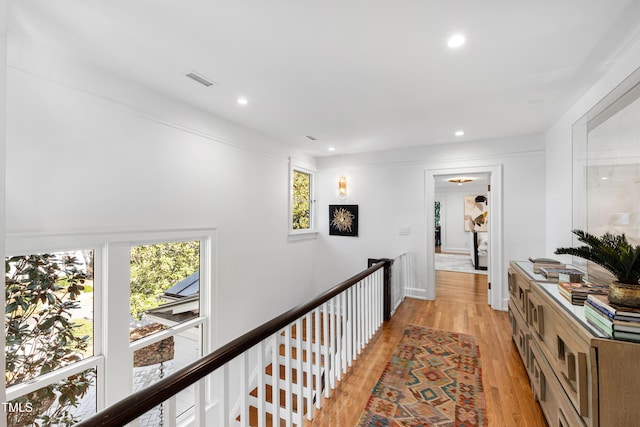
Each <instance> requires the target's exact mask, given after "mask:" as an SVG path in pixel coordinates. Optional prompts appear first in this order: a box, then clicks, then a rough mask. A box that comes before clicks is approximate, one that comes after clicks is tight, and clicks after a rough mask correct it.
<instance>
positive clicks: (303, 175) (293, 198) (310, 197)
mask: <svg viewBox="0 0 640 427" xmlns="http://www.w3.org/2000/svg"><path fill="white" fill-rule="evenodd" d="M290 169H291V172H290V175H291V184H290V206H291V209H290V213H289V214H290V224H291V226H290V232H291V233H304V232H310V231H315V209H314V205H315V172H314V171H313V170H312V169H310V168H306V167H302V166H300V165H299V164H296V163H295V162H293V161H292V162H291V168H290Z"/></svg>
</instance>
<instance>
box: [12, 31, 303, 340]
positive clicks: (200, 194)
mask: <svg viewBox="0 0 640 427" xmlns="http://www.w3.org/2000/svg"><path fill="white" fill-rule="evenodd" d="M9 49H10V52H9V57H10V61H11V63H10V68H9V70H8V95H7V107H8V113H7V128H8V136H7V180H6V188H7V195H6V199H7V200H6V227H7V232H8V233H66V232H80V231H81V232H91V231H108V230H130V229H133V230H135V229H143V230H150V229H175V228H185V227H188V228H217V229H218V233H217V236H218V241H217V251H216V253H217V254H218V259H217V265H218V270H217V272H216V273H217V277H216V279H217V286H218V293H217V295H218V299H219V302H218V311H217V312H216V313H215V314H216V317H217V318H218V319H219V320H220V323H221V328H219V330H220V335H219V336H218V339H217V342H218V344H221V343H223V342H226V341H228V340H229V339H231V338H234V337H236V336H238V335H239V334H241V333H243V332H246V331H247V330H249V329H251V328H253V327H255V326H257V325H259V324H261V323H263V322H264V321H266V320H267V319H270V318H272V317H274V316H275V315H278V314H280V313H282V312H284V311H286V310H288V309H290V308H291V307H292V306H295V305H297V304H299V303H301V302H303V301H306V300H307V299H308V298H310V297H312V296H313V286H312V280H313V278H312V274H311V272H312V271H313V265H314V254H315V241H314V240H307V241H298V242H289V241H288V240H287V231H288V156H295V157H297V158H302V160H305V161H307V162H313V159H311V158H307V157H306V156H304V155H302V154H301V153H298V152H296V151H295V150H293V149H292V148H291V147H288V146H285V145H283V144H279V143H278V142H277V141H273V140H270V139H268V138H266V137H265V136H263V135H259V134H257V133H254V132H252V131H250V130H248V129H246V128H241V127H239V126H236V125H234V124H232V123H230V122H227V121H225V120H222V119H220V118H217V117H214V116H212V115H210V114H205V113H203V112H201V111H197V110H194V109H192V108H190V107H188V106H186V105H182V104H180V103H178V102H176V101H174V100H172V99H168V98H165V97H163V96H161V95H160V94H159V93H158V92H154V91H151V90H146V89H145V88H143V87H141V86H139V85H134V84H131V83H130V82H127V81H125V80H120V79H119V78H117V77H116V76H112V75H108V74H106V73H105V72H103V71H101V70H98V69H94V68H92V67H91V66H90V65H89V64H83V63H81V62H78V61H75V60H74V59H72V58H71V57H67V56H65V55H64V53H63V52H49V51H45V50H43V49H41V46H34V45H31V44H29V43H20V44H19V45H16V44H13V43H10V44H9ZM3 188H4V186H3Z"/></svg>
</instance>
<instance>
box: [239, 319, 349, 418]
mask: <svg viewBox="0 0 640 427" xmlns="http://www.w3.org/2000/svg"><path fill="white" fill-rule="evenodd" d="M318 314H319V316H312V315H309V316H307V317H305V318H303V319H302V321H299V322H296V323H294V324H292V325H290V327H288V328H286V329H285V330H284V331H282V332H281V333H280V334H279V335H278V341H279V344H278V345H277V348H278V351H277V354H276V357H275V359H277V361H276V363H275V365H276V366H277V367H278V368H277V371H278V372H277V374H278V375H277V378H274V375H273V366H274V362H273V360H274V357H273V348H274V345H273V343H272V345H271V346H269V348H267V351H266V352H265V353H266V354H265V355H264V356H265V357H264V360H265V361H269V362H268V364H267V365H266V366H264V373H263V378H262V381H260V379H259V378H258V376H257V375H254V376H253V378H252V380H251V385H252V390H251V392H249V396H248V399H247V403H248V407H249V410H248V424H247V425H248V426H250V427H259V426H273V425H274V424H273V419H274V415H275V409H274V408H278V411H277V412H278V415H276V416H277V417H279V418H280V423H279V425H280V426H281V427H285V426H296V427H301V426H302V425H303V418H304V417H305V416H307V418H308V419H312V417H313V415H312V414H313V411H314V409H316V406H314V405H315V404H316V401H317V400H318V396H320V399H322V393H323V392H324V390H325V388H327V387H330V388H334V387H335V382H333V384H327V381H328V377H327V376H325V371H326V370H327V369H331V367H332V366H336V365H337V363H338V362H337V361H336V360H335V359H336V358H337V357H342V356H341V353H342V351H341V352H339V353H338V354H335V353H336V351H335V349H336V348H337V345H338V343H339V342H340V340H332V339H331V338H334V337H337V335H335V334H336V330H339V331H342V332H343V331H344V329H343V328H341V327H340V326H341V325H338V323H339V322H341V318H340V317H339V316H336V315H333V316H331V315H329V316H325V314H324V313H322V312H319V313H318ZM316 317H318V318H319V321H316ZM325 319H327V320H326V323H325V321H324V320H325ZM332 320H333V321H332ZM308 324H310V325H311V327H310V328H307V325H308ZM332 328H333V329H332ZM298 330H300V331H301V332H302V333H301V334H300V335H299V336H298ZM325 330H326V331H327V334H326V335H325ZM332 331H333V334H331V332H332ZM325 338H328V340H327V341H325ZM325 342H327V343H328V344H329V347H327V346H326V345H325ZM332 344H333V346H332ZM326 354H328V355H329V357H325V355H326ZM309 355H311V358H309ZM299 356H301V357H299ZM332 356H334V357H333V362H332ZM326 361H329V362H330V363H328V364H327V363H326ZM298 373H301V375H298ZM340 376H341V375H340ZM274 380H276V381H277V382H276V384H275V388H276V389H277V390H278V391H277V395H276V396H275V397H276V399H275V401H274ZM259 381H260V382H262V387H259V386H258V385H257V383H258V382H259ZM260 389H262V390H264V392H263V393H262V395H260V393H259V390H260ZM327 391H328V389H327ZM261 406H262V408H261ZM319 407H320V406H319V403H318V405H317V408H319ZM261 414H263V415H261ZM261 416H262V421H263V422H262V423H260V422H259V419H260V417H261ZM236 421H237V425H238V426H241V425H244V424H243V423H242V415H240V414H238V416H237V417H236Z"/></svg>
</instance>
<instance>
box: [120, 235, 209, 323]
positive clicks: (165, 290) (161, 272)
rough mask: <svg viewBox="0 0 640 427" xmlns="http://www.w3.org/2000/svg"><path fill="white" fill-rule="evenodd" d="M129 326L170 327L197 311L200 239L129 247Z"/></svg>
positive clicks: (195, 315)
mask: <svg viewBox="0 0 640 427" xmlns="http://www.w3.org/2000/svg"><path fill="white" fill-rule="evenodd" d="M130 308H131V316H132V325H131V326H132V328H134V327H139V326H144V325H149V324H152V323H159V324H162V325H165V326H167V327H171V326H173V325H176V324H178V323H182V322H184V321H187V320H190V319H193V318H196V317H198V315H199V313H200V242H199V241H198V240H195V241H190V242H171V243H159V244H155V245H141V246H132V247H131V304H130Z"/></svg>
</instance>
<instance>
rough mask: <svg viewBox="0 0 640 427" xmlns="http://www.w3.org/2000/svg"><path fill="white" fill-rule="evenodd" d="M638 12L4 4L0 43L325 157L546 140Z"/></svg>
mask: <svg viewBox="0 0 640 427" xmlns="http://www.w3.org/2000/svg"><path fill="white" fill-rule="evenodd" d="M638 16H640V1H638V0H616V1H608V0H538V1H523V0H520V1H514V0H485V1H478V0H402V1H395V2H392V1H387V0H367V1H364V0H347V1H345V0H342V1H337V0H323V1H320V0H305V1H302V0H271V1H258V0H244V1H239V0H216V1H211V0H181V1H175V0H135V1H108V0H58V1H50V0H19V1H17V0H14V1H11V2H10V8H9V33H8V38H9V44H8V46H9V48H11V46H12V45H13V44H12V43H11V41H12V38H15V37H24V36H28V37H30V38H32V39H33V40H36V41H37V42H38V43H41V44H45V45H47V46H50V47H51V48H55V49H64V50H66V51H68V52H69V53H70V54H72V55H74V56H76V57H80V58H82V60H83V61H88V62H91V63H94V64H97V65H98V66H100V67H104V68H106V69H109V70H111V71H112V72H114V73H117V74H118V75H121V76H125V77H127V78H129V79H132V80H134V81H137V82H140V83H141V84H144V85H146V86H149V87H150V88H152V89H153V90H156V91H161V92H164V93H166V94H167V95H169V96H171V97H174V98H176V99H179V100H181V101H183V102H185V103H188V104H191V105H194V106H196V107H198V108H200V109H203V110H206V111H209V112H211V113H214V114H216V115H219V116H222V117H224V118H226V119H228V120H231V121H233V122H236V123H239V124H241V125H244V126H247V127H249V128H252V129H255V130H257V131H259V132H261V133H264V134H266V135H269V136H272V137H274V138H276V139H277V140H279V141H281V142H284V143H287V144H292V145H296V146H298V147H299V148H301V149H303V150H305V151H307V152H309V153H310V154H312V155H316V156H326V155H334V154H344V153H356V152H363V151H373V150H385V149H391V148H398V147H410V146H417V145H425V144H441V143H455V142H460V141H473V140H481V139H488V138H497V137H506V136H511V135H523V134H534V133H541V132H544V131H545V130H546V129H548V128H549V127H550V126H551V125H552V124H553V123H554V122H555V121H556V120H557V119H558V118H559V117H560V115H561V114H562V113H563V112H565V111H566V110H567V109H568V108H569V107H570V106H571V105H572V104H573V103H574V102H575V101H576V100H577V99H578V98H579V97H580V96H581V95H582V94H584V93H585V91H586V90H587V89H588V88H589V87H590V86H591V85H593V84H594V82H595V81H596V80H597V79H598V78H599V77H601V76H602V75H603V74H604V73H605V72H606V71H607V69H608V68H609V67H610V65H611V60H612V59H613V58H614V57H615V55H617V54H619V53H621V52H622V51H624V50H625V49H626V48H628V47H629V46H630V44H631V43H633V42H634V41H636V40H638V39H639V38H640V20H639V19H638V18H637V17H638ZM458 32H461V33H464V35H465V36H466V39H467V42H466V44H465V45H463V46H462V47H460V48H458V49H450V48H448V46H447V39H448V38H449V37H450V36H451V35H452V34H454V33H458ZM9 57H10V58H11V55H10V56H9ZM10 65H11V64H10ZM189 72H197V73H199V74H200V75H202V76H204V77H206V78H208V79H210V80H212V81H214V82H216V83H217V84H214V85H213V86H210V87H205V86H202V85H200V84H199V83H196V82H194V81H193V80H190V79H188V78H186V77H185V74H187V73H189ZM240 96H242V97H246V99H247V100H248V104H247V105H238V104H237V103H236V99H237V98H238V97H240ZM457 130H464V132H465V135H464V136H455V135H454V132H455V131H457ZM306 136H312V137H313V138H315V141H311V140H309V139H308V138H306ZM330 147H333V148H335V151H328V150H329V148H330Z"/></svg>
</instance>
